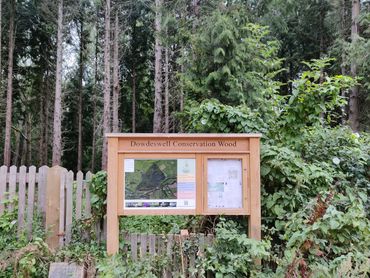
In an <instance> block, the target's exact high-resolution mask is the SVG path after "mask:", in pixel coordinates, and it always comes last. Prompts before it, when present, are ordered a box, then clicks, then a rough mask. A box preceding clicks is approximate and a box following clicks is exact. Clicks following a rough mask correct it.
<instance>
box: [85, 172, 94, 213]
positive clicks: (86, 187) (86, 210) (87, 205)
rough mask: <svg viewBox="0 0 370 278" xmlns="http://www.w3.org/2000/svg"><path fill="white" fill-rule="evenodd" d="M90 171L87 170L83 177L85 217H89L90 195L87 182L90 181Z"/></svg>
mask: <svg viewBox="0 0 370 278" xmlns="http://www.w3.org/2000/svg"><path fill="white" fill-rule="evenodd" d="M92 176H93V175H92V173H91V172H90V171H89V172H87V173H86V177H85V200H86V203H85V217H86V218H89V217H91V199H90V198H91V197H90V187H89V182H90V181H91V178H92Z"/></svg>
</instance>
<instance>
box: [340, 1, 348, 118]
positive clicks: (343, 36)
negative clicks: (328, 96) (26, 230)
mask: <svg viewBox="0 0 370 278" xmlns="http://www.w3.org/2000/svg"><path fill="white" fill-rule="evenodd" d="M346 1H347V0H341V2H340V3H341V5H340V35H341V39H342V40H343V42H344V41H346V30H347V26H346V25H347V24H346ZM341 58H342V62H341V65H340V71H341V74H342V75H347V70H346V66H345V60H346V54H345V52H344V51H342V57H341ZM346 91H347V90H341V96H342V97H343V98H346V97H347V96H346ZM341 113H342V115H341V123H342V124H344V123H345V121H346V120H345V118H346V106H345V105H343V106H342V107H341Z"/></svg>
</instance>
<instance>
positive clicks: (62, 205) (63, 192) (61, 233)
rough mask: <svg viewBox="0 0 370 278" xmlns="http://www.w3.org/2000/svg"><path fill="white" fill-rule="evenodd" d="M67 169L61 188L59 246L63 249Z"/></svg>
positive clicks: (61, 178)
mask: <svg viewBox="0 0 370 278" xmlns="http://www.w3.org/2000/svg"><path fill="white" fill-rule="evenodd" d="M67 173H68V171H67V169H63V171H62V173H61V176H60V187H59V190H60V191H59V233H58V235H59V246H60V247H62V246H63V245H64V243H65V222H66V182H67Z"/></svg>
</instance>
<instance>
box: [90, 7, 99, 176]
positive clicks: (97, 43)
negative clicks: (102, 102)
mask: <svg viewBox="0 0 370 278" xmlns="http://www.w3.org/2000/svg"><path fill="white" fill-rule="evenodd" d="M96 13H97V16H98V14H99V12H98V10H97V12H96ZM95 28H96V35H95V62H94V73H95V74H94V75H95V76H94V88H93V134H92V153H91V169H90V170H91V171H92V172H94V170H95V156H96V150H95V149H96V132H97V131H96V112H97V111H96V98H97V84H98V50H99V47H98V45H99V32H98V23H97V22H96V25H95Z"/></svg>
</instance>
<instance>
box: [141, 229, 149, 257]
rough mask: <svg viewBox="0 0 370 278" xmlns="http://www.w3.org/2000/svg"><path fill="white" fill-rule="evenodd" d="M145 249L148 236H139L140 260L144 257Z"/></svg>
mask: <svg viewBox="0 0 370 278" xmlns="http://www.w3.org/2000/svg"><path fill="white" fill-rule="evenodd" d="M147 247H148V235H147V234H141V235H140V257H141V258H143V257H145V256H146V252H147Z"/></svg>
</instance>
